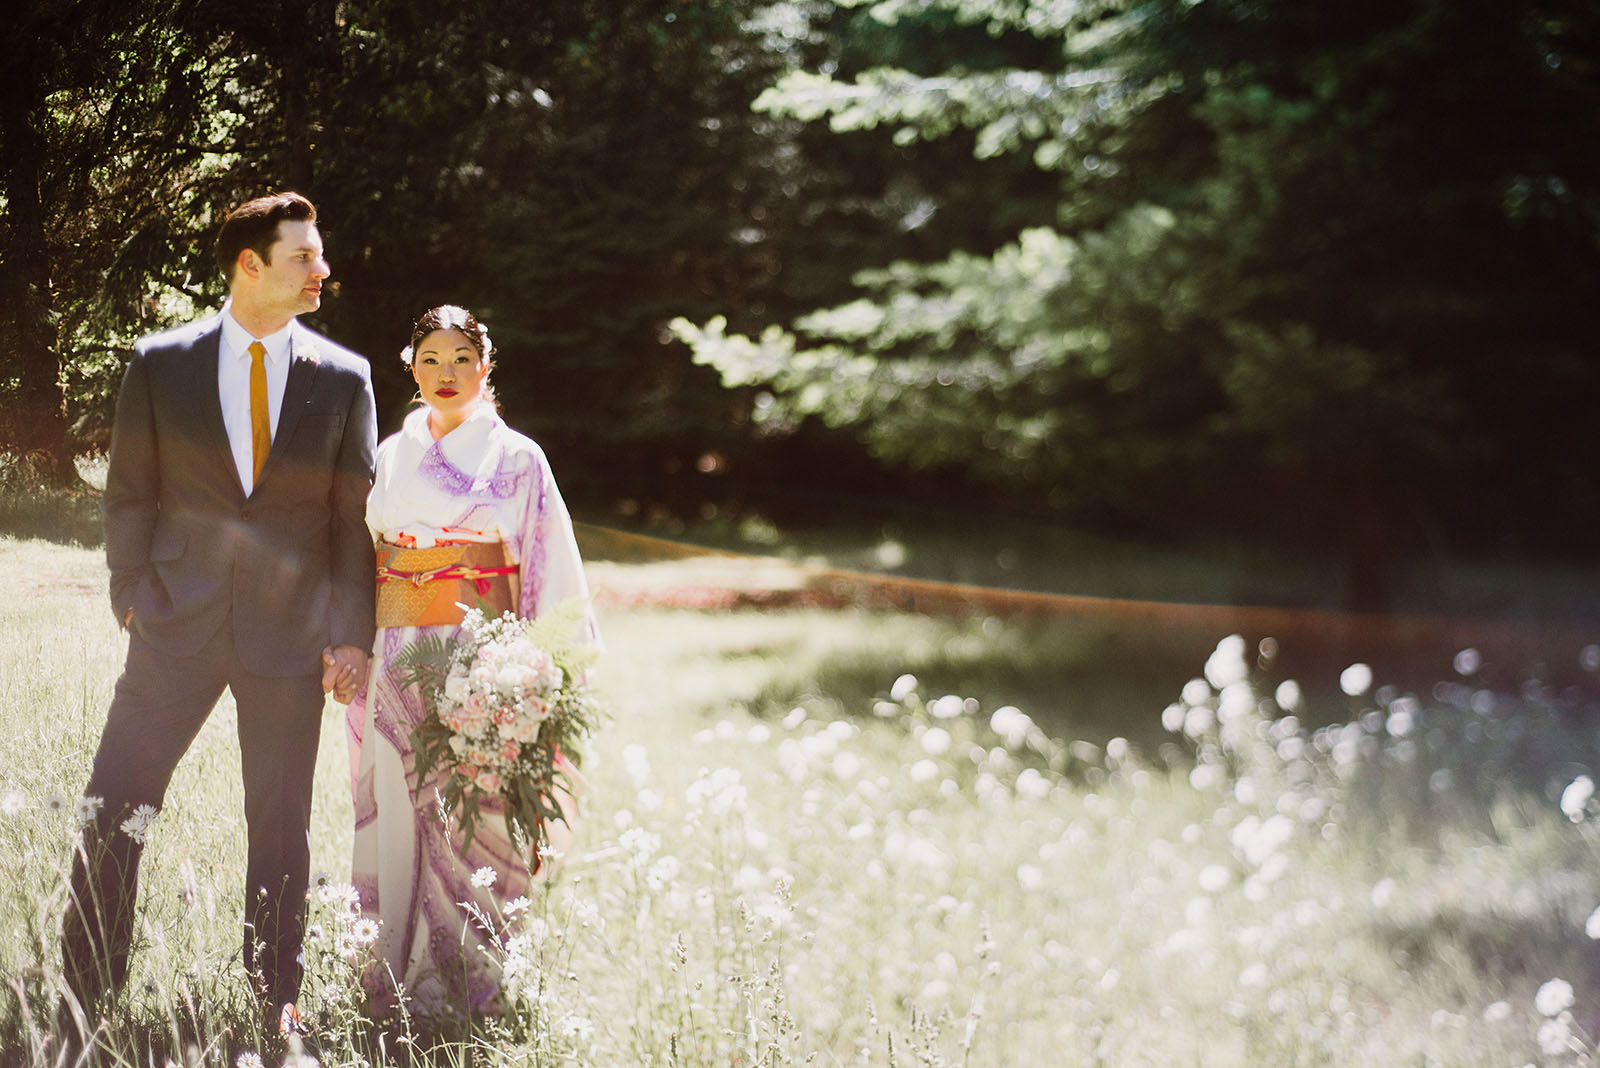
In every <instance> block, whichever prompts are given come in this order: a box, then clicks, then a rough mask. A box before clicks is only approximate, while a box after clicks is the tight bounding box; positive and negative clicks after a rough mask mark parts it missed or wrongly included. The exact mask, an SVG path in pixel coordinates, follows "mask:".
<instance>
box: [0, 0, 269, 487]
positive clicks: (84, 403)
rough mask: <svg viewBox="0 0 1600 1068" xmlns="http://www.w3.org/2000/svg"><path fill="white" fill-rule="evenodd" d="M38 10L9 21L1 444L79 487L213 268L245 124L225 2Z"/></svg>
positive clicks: (2, 182)
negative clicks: (82, 460) (232, 159)
mask: <svg viewBox="0 0 1600 1068" xmlns="http://www.w3.org/2000/svg"><path fill="white" fill-rule="evenodd" d="M140 7H141V5H137V4H130V3H117V2H109V0H38V2H36V3H30V4H26V5H24V6H23V7H22V8H21V9H20V10H18V11H16V12H13V13H12V15H11V16H10V17H8V18H7V19H6V20H4V22H3V23H0V42H3V43H4V47H5V51H6V54H7V56H8V57H9V59H8V61H7V63H6V65H5V68H4V70H3V71H0V156H3V158H0V195H3V197H4V204H5V219H4V224H3V225H0V446H3V447H5V448H6V449H8V450H9V451H10V452H11V453H12V454H13V456H17V457H22V458H26V459H27V460H28V461H29V462H31V463H33V464H34V465H35V466H36V467H37V468H39V470H40V471H41V473H42V474H44V475H45V476H46V477H50V478H53V479H55V480H56V481H58V482H64V481H69V480H72V479H75V473H74V471H73V468H72V463H71V461H72V455H73V452H74V451H75V449H76V448H78V447H82V446H84V445H92V444H94V443H95V442H96V441H98V440H101V435H102V434H103V430H104V416H105V413H106V412H107V410H108V408H109V405H110V403H111V401H112V392H113V390H114V384H115V381H116V377H117V375H118V373H119V371H120V359H119V354H120V352H121V350H123V349H124V348H125V347H126V346H127V345H128V344H129V343H131V341H132V339H133V338H135V337H137V336H138V335H139V334H140V333H143V332H145V331H146V330H149V329H152V328H154V327H155V326H157V325H159V324H162V323H164V322H166V321H168V320H169V319H170V317H171V316H172V315H173V314H174V305H175V304H176V305H178V306H182V305H184V304H186V303H187V300H188V298H190V297H192V296H194V295H196V294H197V292H198V287H199V285H200V282H199V279H203V278H206V277H207V276H208V275H209V274H211V273H214V268H211V267H210V266H209V263H210V257H209V255H206V254H205V253H203V252H202V253H200V254H198V255H197V254H196V252H195V250H194V249H193V248H192V246H191V244H190V243H189V241H188V236H189V235H188V231H189V229H190V228H191V227H193V226H195V225H196V224H199V225H205V224H206V222H208V220H209V212H210V203H209V200H208V198H207V196H206V187H207V184H208V182H209V181H210V180H211V179H212V178H213V176H214V175H215V174H216V173H217V172H218V171H219V170H220V169H221V167H222V163H221V160H222V159H223V157H222V156H220V155H219V154H218V152H219V151H220V148H221V146H222V144H223V143H224V142H225V140H226V138H227V136H228V134H229V132H230V131H231V130H233V129H234V128H236V127H237V126H238V124H239V123H240V122H241V121H242V118H243V116H242V114H241V112H240V110H239V106H238V105H239V101H238V99H237V98H236V97H235V96H234V95H233V92H232V83H231V78H232V74H233V69H234V68H233V64H232V62H231V60H230V58H229V56H228V54H227V53H226V52H225V51H224V50H222V49H220V48H218V47H217V43H218V40H219V35H220V34H221V32H222V27H221V24H220V23H219V21H218V20H219V17H220V13H221V12H222V10H223V9H222V8H221V6H220V5H218V4H216V3H212V2H210V0H172V2H169V3H166V4H164V5H163V15H162V17H161V18H159V19H150V18H147V17H146V12H144V11H142V10H140Z"/></svg>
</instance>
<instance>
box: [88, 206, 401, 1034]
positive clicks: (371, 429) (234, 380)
mask: <svg viewBox="0 0 1600 1068" xmlns="http://www.w3.org/2000/svg"><path fill="white" fill-rule="evenodd" d="M217 262H218V264H219V265H220V266H221V268H222V270H223V272H224V274H225V275H226V276H227V278H228V289H229V303H228V304H226V305H225V306H224V308H223V310H222V312H221V313H220V314H219V315H217V316H215V317H213V318H210V319H206V320H204V321H201V322H197V323H192V324H190V325H188V326H184V327H180V328H178V329H176V330H172V331H169V332H167V333H163V334H158V335H155V336H152V337H147V338H144V339H143V340H141V341H140V342H139V343H138V344H137V345H136V346H135V347H134V355H133V361H132V362H131V363H130V364H129V366H128V369H127V372H126V374H125V376H124V377H123V380H122V390H121V392H120V394H119V395H118V397H117V414H116V423H115V425H114V428H113V430H112V437H111V464H110V471H109V473H108V475H107V477H106V491H105V540H106V563H107V564H108V565H109V567H110V570H111V606H112V610H113V611H114V612H115V613H116V617H117V621H118V622H119V623H120V624H121V625H122V626H123V627H125V628H126V629H127V630H128V658H127V662H126V664H125V666H124V668H123V672H122V676H121V678H119V679H118V680H117V686H116V691H115V693H114V695H113V697H112V700H111V708H110V711H109V712H108V713H107V717H106V725H105V732H104V734H102V735H101V738H100V748H99V750H98V752H96V754H95V758H94V770H93V772H92V773H91V775H90V777H89V785H88V788H87V790H86V791H85V794H86V797H87V798H89V799H91V800H89V801H87V802H86V804H87V805H89V806H91V807H92V806H93V805H94V804H95V800H99V801H100V802H101V807H100V809H99V811H98V815H97V816H96V817H95V818H94V819H93V820H92V821H91V822H90V823H89V824H88V825H87V826H86V827H85V830H84V838H83V846H82V848H81V849H80V850H79V851H78V853H77V855H76V857H75V860H74V865H73V872H72V884H71V887H72V898H71V901H70V902H69V906H68V912H67V915H66V919H65V921H64V923H63V937H62V943H63V947H62V948H63V957H64V960H65V965H66V979H67V984H68V986H69V988H70V991H71V993H72V995H73V998H72V999H68V1002H67V1003H66V1008H67V1011H68V1013H69V1015H74V1014H73V1013H72V1007H73V1005H72V1003H73V1002H75V1003H76V1006H77V1007H78V1008H81V1010H82V1012H83V1015H82V1016H81V1017H76V1018H75V1019H74V1020H73V1021H72V1022H73V1023H74V1024H75V1025H76V1026H77V1027H78V1028H80V1029H82V1028H84V1026H85V1024H86V1025H87V1028H88V1029H89V1030H92V1029H93V1027H94V1019H95V1015H96V1013H97V1012H98V1011H99V1009H100V1008H101V1007H102V1004H103V1000H104V999H105V998H106V997H107V995H110V994H114V993H115V992H116V991H117V990H118V989H119V988H120V987H121V985H122V983H123V982H124V980H125V979H126V977H127V970H128V954H129V946H130V942H131V936H132V932H133V920H134V902H135V896H136V892H137V883H138V866H139V856H140V853H141V852H142V850H143V844H144V839H145V832H146V828H147V827H148V825H149V823H150V821H151V819H152V818H153V817H154V814H155V813H156V812H157V811H159V809H160V808H161V803H162V799H163V797H164V796H165V794H166V790H167V784H168V783H169V782H170V780H171V778H172V773H173V770H174V769H175V768H176V767H177V764H178V761H179V759H180V758H181V757H182V756H183V754H184V753H185V751H187V750H188V748H189V745H190V743H191V742H192V741H193V740H194V738H195V735H196V734H197V733H199V731H200V728H201V726H202V725H203V724H204V723H205V721H206V718H207V717H208V716H209V715H210V713H211V709H212V707H213V706H214V705H215V704H216V702H217V699H218V698H219V697H220V696H221V695H222V691H223V688H224V687H226V688H227V689H229V690H231V691H232V692H233V696H234V701H235V703H236V704H237V706H238V725H239V755H240V760H241V763H242V765H243V773H244V809H245V822H246V828H247V834H248V841H249V853H248V859H247V861H246V872H245V917H244V919H245V937H244V963H245V967H246V968H247V969H248V970H249V971H250V973H251V977H252V979H253V981H254V983H255V985H256V992H257V994H258V996H259V997H260V998H261V999H262V1008H263V1010H264V1011H265V1012H266V1014H267V1020H268V1023H269V1026H273V1027H278V1028H287V1026H288V1024H289V1023H291V1022H293V1021H297V1020H298V1015H297V1014H296V1013H295V1012H294V1008H293V1003H294V1001H295V999H296V997H297V996H298V993H299V988H300V978H301V971H302V968H301V963H300V959H299V958H300V947H301V936H302V931H303V928H304V913H305V895H306V884H307V880H308V877H309V867H310V846H309V840H308V827H309V822H310V817H311V778H312V771H313V769H314V766H315V764H316V757H317V741H318V734H319V731H320V729H321V723H322V708H323V694H324V692H325V690H326V689H332V690H333V691H334V696H335V697H336V698H338V699H340V700H344V701H348V700H349V699H350V697H351V696H353V694H354V693H355V691H356V689H357V688H358V687H360V686H361V685H363V684H364V683H365V680H366V672H367V650H369V649H370V648H371V647H372V636H373V603H374V590H375V578H374V562H373V547H372V538H371V536H370V535H369V534H368V532H367V526H366V518H365V517H366V499H367V493H368V491H369V490H370V489H371V487H372V464H373V449H374V444H375V439H376V436H377V428H376V424H375V420H374V405H373V396H372V382H371V376H370V370H369V367H368V365H367V362H366V361H365V360H364V359H362V358H361V357H359V356H357V355H355V354H354V353H352V352H349V351H347V350H345V349H343V348H340V347H339V346H338V345H335V344H334V343H333V342H331V341H328V340H327V339H326V338H323V337H320V336H318V335H317V334H314V333H312V332H311V331H310V330H308V329H307V328H306V327H304V326H301V325H300V324H299V323H298V322H297V321H296V319H295V316H297V315H300V314H301V313H303V312H313V311H316V310H317V308H318V306H319V305H320V304H321V302H322V283H323V280H324V279H326V278H327V277H328V274H329V267H328V263H327V260H325V259H324V258H323V253H322V238H321V236H320V234H319V233H318V232H317V213H316V208H314V207H313V206H312V204H311V202H310V201H308V200H306V199H305V198H304V197H302V196H300V195H299V194H297V193H281V194H278V195H275V196H267V197H260V198H258V199H256V200H252V201H250V202H249V203H247V204H244V205H242V206H240V207H238V208H236V209H235V210H234V211H233V212H232V213H230V214H229V215H228V217H227V219H226V220H225V221H224V222H223V224H222V231H221V233H220V235H219V236H218V239H217ZM198 800H199V802H200V803H202V804H204V803H205V799H203V798H202V799H198ZM84 1033H87V1031H84V1032H82V1033H80V1035H79V1037H80V1038H81V1037H82V1034H84Z"/></svg>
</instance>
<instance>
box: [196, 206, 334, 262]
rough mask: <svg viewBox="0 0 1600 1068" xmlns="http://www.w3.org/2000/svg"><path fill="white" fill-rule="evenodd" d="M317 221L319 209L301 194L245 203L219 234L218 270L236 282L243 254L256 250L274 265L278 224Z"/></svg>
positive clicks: (227, 219) (232, 212) (225, 221)
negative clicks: (237, 266) (272, 254)
mask: <svg viewBox="0 0 1600 1068" xmlns="http://www.w3.org/2000/svg"><path fill="white" fill-rule="evenodd" d="M285 220H288V221H289V222H311V223H314V222H316V221H317V208H316V205H314V204H312V203H311V201H309V200H307V199H306V198H305V197H303V196H301V195H300V194H299V193H273V194H272V195H270V196H264V197H256V198H255V199H254V200H248V201H245V202H244V203H243V204H240V205H239V206H238V207H237V208H234V209H233V210H232V211H230V212H229V213H228V217H227V218H226V219H224V220H223V221H222V232H221V233H219V234H217V266H218V267H220V268H222V276H223V278H225V279H227V280H228V281H229V282H232V281H233V268H234V265H235V264H237V263H238V262H239V253H241V252H243V251H244V250H245V249H247V248H248V249H253V250H254V251H255V254H256V255H257V256H260V257H261V259H262V261H263V262H266V263H271V262H272V257H271V255H270V249H271V248H272V243H273V242H274V241H276V240H277V239H278V224H279V223H280V222H283V221H285Z"/></svg>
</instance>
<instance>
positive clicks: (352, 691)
mask: <svg viewBox="0 0 1600 1068" xmlns="http://www.w3.org/2000/svg"><path fill="white" fill-rule="evenodd" d="M366 684H367V654H366V653H364V652H362V651H361V650H360V649H357V648H356V647H355V646H353V645H340V646H330V647H329V648H326V649H324V650H322V692H323V693H328V692H332V694H333V699H334V700H335V701H338V702H339V703H340V704H342V705H347V704H349V703H350V702H351V701H352V700H354V699H355V696H356V694H357V693H359V692H360V691H361V688H362V687H363V686H365V685H366Z"/></svg>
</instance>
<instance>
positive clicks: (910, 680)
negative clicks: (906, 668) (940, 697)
mask: <svg viewBox="0 0 1600 1068" xmlns="http://www.w3.org/2000/svg"><path fill="white" fill-rule="evenodd" d="M916 692H917V677H916V676H915V675H901V676H900V677H899V678H898V679H895V680H894V685H893V686H891V687H889V699H890V700H891V701H904V700H905V699H906V698H907V697H910V696H912V695H913V694H915V693H916Z"/></svg>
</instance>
